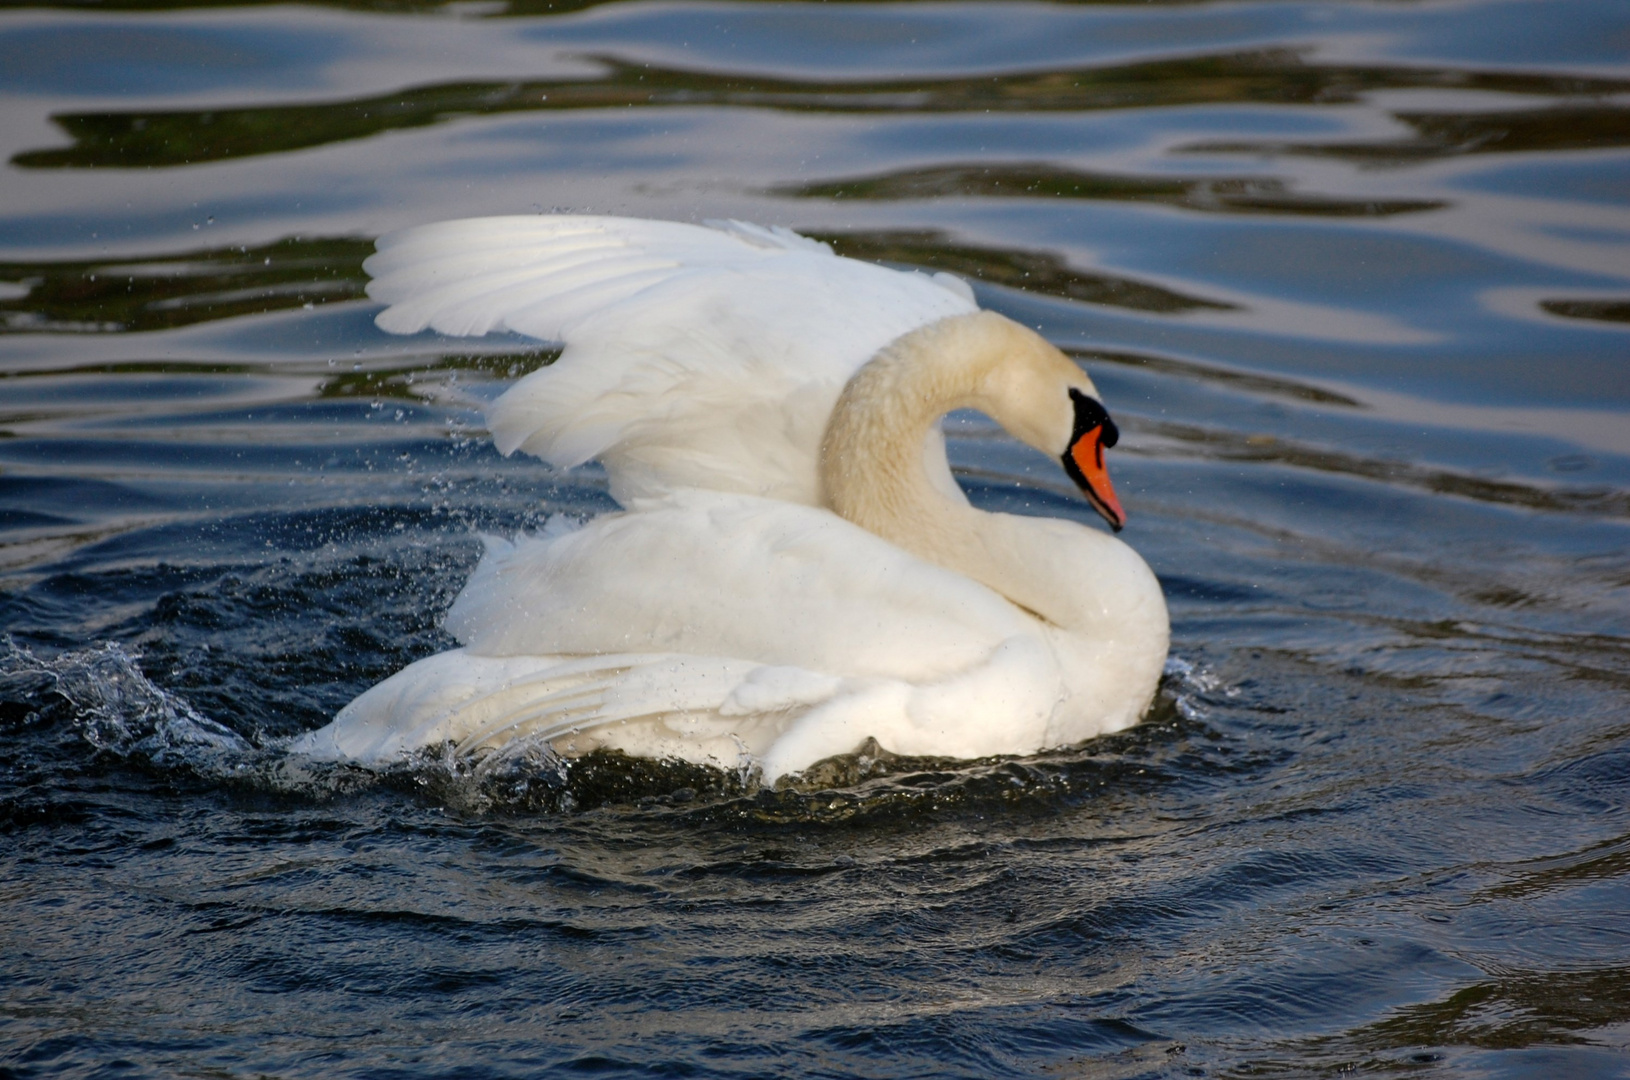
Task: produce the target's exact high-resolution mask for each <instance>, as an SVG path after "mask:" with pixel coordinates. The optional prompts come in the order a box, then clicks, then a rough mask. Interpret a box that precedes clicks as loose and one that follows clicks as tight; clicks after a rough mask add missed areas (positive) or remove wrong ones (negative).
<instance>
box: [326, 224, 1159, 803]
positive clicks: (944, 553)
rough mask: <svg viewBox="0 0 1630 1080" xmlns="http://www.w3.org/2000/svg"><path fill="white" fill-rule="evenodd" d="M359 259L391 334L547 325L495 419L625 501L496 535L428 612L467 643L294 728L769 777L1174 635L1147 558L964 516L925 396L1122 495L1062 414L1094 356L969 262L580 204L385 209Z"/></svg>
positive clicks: (1146, 670)
mask: <svg viewBox="0 0 1630 1080" xmlns="http://www.w3.org/2000/svg"><path fill="white" fill-rule="evenodd" d="M366 268H367V270H368V272H369V273H370V274H372V275H373V276H374V281H373V283H372V284H371V285H370V288H369V292H370V295H372V296H373V297H374V298H376V299H378V300H381V301H383V302H384V303H386V304H387V305H388V306H387V308H386V309H385V310H384V311H383V312H382V313H381V314H380V315H379V316H378V320H377V321H378V323H379V325H380V326H381V327H382V328H384V329H386V330H389V331H391V332H395V333H413V332H417V331H419V330H422V329H425V328H427V327H428V328H431V329H434V330H437V331H440V332H442V333H447V334H483V333H488V332H494V331H503V330H507V331H512V332H515V333H520V334H525V335H529V336H532V337H536V338H539V339H541V340H546V341H556V342H560V343H562V344H563V345H564V351H563V352H562V354H561V357H560V358H559V360H557V361H556V362H555V363H554V364H553V365H551V366H549V367H546V368H544V369H541V370H539V371H537V372H534V373H533V374H531V375H528V376H527V377H526V378H524V379H522V380H521V381H520V382H518V383H517V384H516V385H515V386H514V387H512V388H511V389H510V390H509V391H508V392H507V393H506V394H504V395H503V397H501V398H500V399H499V400H498V401H497V402H496V403H495V404H494V406H493V407H492V409H491V410H490V413H489V424H490V427H491V429H492V432H493V436H494V440H495V441H496V443H497V444H498V447H499V449H500V450H502V451H503V452H504V453H506V454H507V453H510V452H513V451H514V450H516V449H522V450H525V451H527V452H529V453H534V454H536V455H538V456H540V457H542V458H544V459H545V460H548V461H550V462H551V463H553V464H555V465H557V466H561V467H569V466H572V465H576V464H579V463H581V462H583V461H586V460H589V459H590V458H599V459H600V460H601V461H602V462H603V463H604V464H605V466H606V469H607V472H608V474H609V476H610V481H611V490H612V493H613V495H614V497H616V498H617V499H618V501H619V502H621V503H622V504H623V505H624V507H626V508H627V509H626V510H625V511H624V512H621V513H616V514H608V515H605V516H602V517H600V518H597V519H595V520H594V521H591V522H589V523H588V524H587V525H586V526H585V527H583V528H582V529H579V530H575V531H573V530H549V531H547V534H546V535H540V536H537V537H523V538H520V539H518V540H517V541H515V542H514V543H508V542H503V541H492V542H489V550H488V552H487V555H486V557H485V558H484V559H483V560H482V562H481V564H480V566H479V567H478V568H477V570H476V572H475V574H474V575H473V576H472V578H471V580H470V582H469V583H468V584H467V585H466V587H465V589H464V591H463V592H462V593H461V594H460V596H459V597H458V599H457V601H456V602H455V603H454V605H453V608H452V610H451V611H450V612H449V613H448V617H447V628H448V629H449V631H450V632H452V633H453V635H454V636H455V637H456V638H457V639H458V640H459V641H460V643H461V646H462V647H461V648H459V649H456V650H453V651H451V652H448V653H443V654H441V655H439V656H435V657H431V658H429V659H427V660H424V661H421V662H419V663H417V664H414V665H411V666H410V667H408V668H407V669H405V670H404V671H402V672H401V673H399V674H397V675H396V676H394V677H392V678H391V679H388V680H386V681H385V682H384V683H382V684H380V685H379V686H377V687H375V688H373V689H372V690H370V691H368V692H367V693H365V694H363V695H362V696H361V697H359V698H358V699H357V700H356V701H354V702H352V703H351V704H350V705H349V706H347V707H346V708H345V709H344V710H342V711H341V713H340V715H339V716H338V717H336V719H335V721H334V723H332V724H330V725H329V726H328V727H326V728H324V729H322V730H321V731H318V732H315V733H313V734H312V735H310V736H307V737H306V738H305V739H304V740H302V743H301V746H302V748H303V749H305V750H306V751H307V752H310V753H313V754H317V755H320V756H326V757H333V758H345V759H351V760H358V761H364V762H381V761H385V760H389V759H391V758H393V757H395V756H397V755H399V754H401V753H404V752H407V751H410V750H412V749H415V748H417V747H420V746H425V745H437V744H440V743H443V742H449V741H450V742H453V743H455V744H457V745H458V746H459V748H460V750H461V751H463V752H474V751H477V750H480V749H482V748H486V747H494V746H498V745H501V744H502V743H503V742H505V741H507V740H509V739H512V738H515V737H517V736H522V735H528V736H534V737H542V738H548V739H552V740H554V741H555V744H556V745H557V746H560V747H562V748H563V749H568V750H577V751H582V750H587V749H590V748H592V747H596V746H609V747H615V748H620V749H623V750H626V751H628V752H630V753H635V754H644V755H647V756H673V757H679V758H683V759H686V760H690V761H698V762H711V763H715V764H719V765H721V766H734V765H736V764H738V763H739V760H740V759H741V756H742V755H743V754H746V755H749V757H750V758H751V759H752V760H753V761H755V762H756V764H757V765H758V766H759V767H760V768H761V769H762V770H763V774H764V777H765V778H766V779H767V780H771V781H773V780H775V779H777V778H779V777H780V776H783V775H786V774H788V773H792V772H796V771H799V770H801V769H804V768H807V767H808V766H809V765H811V764H813V763H814V762H816V761H818V760H820V759H822V758H824V757H828V756H831V755H833V754H840V753H845V752H849V751H852V750H854V749H855V748H856V747H857V746H859V745H860V744H861V743H862V742H864V740H865V739H867V738H868V737H873V738H876V739H878V740H879V741H880V742H881V743H882V744H883V745H884V746H885V747H887V748H889V749H891V750H894V751H896V752H900V753H910V754H940V755H948V756H957V757H976V756H983V755H989V754H999V753H1026V752H1031V751H1034V750H1037V749H1041V748H1043V747H1046V746H1056V745H1062V744H1065V743H1069V742H1074V741H1079V740H1080V739H1083V738H1087V737H1090V736H1091V735H1094V734H1097V733H1099V732H1101V731H1106V730H1114V729H1116V728H1119V727H1124V726H1126V725H1127V724H1130V723H1133V722H1135V721H1136V720H1137V718H1138V716H1139V714H1140V713H1141V711H1142V710H1143V708H1144V707H1145V706H1146V704H1147V702H1148V700H1149V698H1150V695H1151V694H1152V693H1153V690H1154V686H1155V681H1156V679H1157V678H1158V675H1159V671H1160V668H1161V664H1162V662H1163V660H1164V656H1165V648H1166V634H1167V629H1166V614H1165V606H1164V601H1163V599H1162V598H1161V596H1160V590H1159V586H1158V584H1156V583H1155V581H1154V577H1153V575H1152V574H1151V573H1150V572H1149V570H1148V568H1147V566H1145V565H1144V563H1143V562H1142V560H1141V559H1139V558H1138V557H1137V555H1136V554H1135V553H1134V552H1132V550H1131V549H1130V548H1128V547H1126V545H1124V544H1122V543H1121V542H1120V541H1118V540H1116V539H1114V538H1112V537H1109V536H1106V535H1104V534H1102V533H1099V532H1096V531H1094V530H1090V529H1086V528H1084V527H1082V526H1079V525H1076V524H1073V523H1068V522H1062V521H1052V520H1037V519H1025V518H1014V517H1010V516H1007V515H1000V514H985V513H982V512H980V511H978V510H975V509H973V508H972V507H970V506H968V505H967V502H966V500H965V499H964V498H963V497H962V495H961V492H960V490H959V489H957V487H956V485H955V483H954V481H953V480H952V479H951V477H950V473H949V469H948V467H947V466H946V464H945V455H944V442H943V436H941V435H940V433H939V428H938V419H939V417H940V416H941V415H942V414H943V413H944V412H945V411H946V410H947V409H949V408H953V407H963V406H967V405H975V406H980V407H984V408H986V409H987V410H988V411H990V412H991V413H992V415H993V416H995V417H996V418H997V419H998V420H999V421H1001V422H1003V423H1004V425H1005V426H1007V427H1008V428H1009V429H1010V430H1012V431H1014V432H1015V434H1018V435H1019V436H1020V437H1021V438H1025V439H1026V441H1029V442H1031V443H1032V444H1035V445H1038V446H1041V448H1043V449H1045V450H1047V451H1048V452H1050V453H1054V454H1062V455H1065V457H1066V461H1067V462H1068V461H1071V460H1073V461H1075V462H1077V463H1078V464H1080V463H1084V467H1085V468H1086V469H1087V474H1086V475H1087V476H1088V477H1089V478H1095V477H1098V476H1100V475H1102V480H1101V486H1102V487H1103V489H1104V490H1105V491H1108V495H1107V498H1108V500H1109V502H1110V503H1111V504H1113V505H1114V514H1116V515H1118V514H1119V507H1118V504H1114V496H1113V492H1112V491H1110V490H1109V489H1108V480H1107V474H1102V470H1101V449H1098V441H1097V440H1098V439H1099V437H1100V435H1101V434H1102V432H1103V430H1104V428H1103V426H1102V425H1100V426H1099V427H1097V428H1093V429H1092V430H1091V431H1090V432H1088V433H1087V434H1086V435H1083V434H1082V430H1083V425H1084V424H1086V423H1088V422H1090V420H1091V417H1092V416H1093V415H1101V414H1102V410H1101V406H1097V405H1096V402H1097V392H1096V390H1095V389H1094V388H1093V387H1092V384H1091V381H1090V380H1088V379H1087V378H1086V376H1085V375H1084V374H1083V373H1081V372H1080V371H1079V369H1078V368H1076V367H1075V366H1074V365H1073V364H1071V363H1070V362H1069V361H1068V360H1066V359H1065V358H1063V357H1062V355H1061V354H1058V353H1057V351H1056V350H1053V349H1051V347H1050V346H1047V345H1046V344H1045V343H1044V342H1041V341H1040V339H1039V338H1036V337H1035V335H1033V334H1030V333H1029V331H1025V330H1023V329H1022V328H1020V327H1017V326H1015V325H1014V324H1012V323H1008V322H1007V321H1006V320H1003V319H1000V317H998V316H993V315H989V314H984V313H979V312H978V309H977V306H976V305H975V304H974V302H973V298H972V294H971V292H970V290H969V289H968V288H967V286H966V284H964V283H963V282H961V281H959V280H957V279H955V278H951V277H949V276H947V275H934V276H929V275H925V274H921V273H901V272H898V271H893V270H889V269H886V268H882V267H878V266H873V265H870V264H866V263H861V262H856V261H854V260H850V259H844V258H839V257H837V256H835V255H834V254H832V252H831V251H830V249H828V248H827V247H826V246H825V245H822V244H818V243H815V242H813V241H810V240H807V239H805V238H802V237H799V236H797V235H796V234H793V233H791V232H788V231H786V230H783V229H764V228H760V227H758V226H752V225H746V224H742V223H739V222H729V223H724V224H721V225H717V226H714V227H699V226H693V225H682V224H675V223H668V222H651V221H634V220H628V219H619V218H600V217H515V218H490V219H477V220H471V221H454V222H445V223H441V224H437V225H430V226H425V227H422V228H416V229H409V230H406V231H404V232H402V233H398V234H394V235H392V236H388V237H386V238H384V239H383V240H381V241H380V243H379V251H378V254H376V255H375V256H373V257H372V258H371V259H369V260H368V262H367V264H366ZM840 395H841V399H842V400H841V403H840ZM1082 400H1090V401H1091V402H1092V403H1093V404H1092V405H1090V406H1089V405H1084V404H1082ZM1072 402H1074V404H1072ZM1092 408H1097V409H1098V414H1093V413H1092V412H1091V409H1092ZM1082 409H1085V410H1086V412H1082V411H1081V410H1082ZM1083 416H1085V417H1087V420H1083V419H1082V417H1083ZM839 417H842V418H843V419H842V422H840V420H839ZM1104 423H1105V424H1108V430H1109V431H1110V432H1111V434H1110V435H1109V437H1108V440H1107V441H1108V442H1109V443H1112V442H1113V434H1112V431H1113V424H1112V423H1108V421H1107V417H1105V418H1104ZM823 440H824V442H823ZM1089 441H1090V446H1089V445H1088V443H1089ZM1083 447H1086V448H1087V450H1096V451H1097V453H1098V455H1099V456H1098V458H1097V462H1098V465H1097V466H1096V471H1094V468H1095V467H1094V465H1093V462H1092V460H1091V455H1090V453H1087V451H1086V450H1083V449H1082V448H1083ZM1072 454H1074V455H1076V456H1075V457H1074V458H1071V457H1070V455H1072ZM1076 472H1077V475H1078V479H1080V478H1081V477H1080V475H1079V469H1077V470H1076ZM1093 483H1094V484H1098V483H1099V481H1098V480H1096V479H1094V480H1093ZM1097 494H1098V495H1099V496H1102V492H1099V493H1097ZM1098 501H1099V502H1100V503H1102V497H1100V498H1099V499H1098ZM834 510H836V511H837V512H834ZM1104 513H1105V514H1106V516H1109V515H1110V511H1108V510H1105V511H1104ZM1112 520H1114V519H1113V518H1112ZM1116 524H1117V525H1118V524H1119V522H1118V521H1116Z"/></svg>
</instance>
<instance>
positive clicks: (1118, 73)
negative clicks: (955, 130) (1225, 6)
mask: <svg viewBox="0 0 1630 1080" xmlns="http://www.w3.org/2000/svg"><path fill="white" fill-rule="evenodd" d="M588 59H591V60H593V61H594V62H595V63H596V64H597V65H599V66H600V67H601V68H602V69H603V70H602V74H601V75H600V76H599V77H597V78H592V79H569V80H547V81H518V82H478V83H458V84H449V85H439V86H420V87H412V88H408V89H403V90H401V91H397V92H393V93H390V94H383V95H378V96H373V97H368V98H361V99H353V100H347V101H332V102H324V103H321V104H289V105H262V106H255V107H247V108H233V107H212V108H208V109H191V110H176V111H168V110H167V111H128V110H120V111H117V112H95V113H62V114H57V115H55V116H53V118H52V119H53V121H54V122H55V123H56V124H57V125H58V126H60V127H61V128H62V130H63V131H64V132H66V133H67V134H68V135H69V136H70V137H72V139H73V140H74V141H73V144H72V145H71V146H66V147H62V148H58V149H49V150H28V151H24V152H22V153H19V154H17V155H15V156H14V157H13V158H12V163H13V164H14V165H17V166H19V167H22V168H28V169H49V168H152V167H175V166H181V165H190V164H197V163H202V162H208V161H221V160H226V159H230V158H238V157H245V156H250V155H258V154H276V153H287V152H288V151H291V150H298V149H303V148H306V147H313V146H323V145H327V144H330V143H335V142H341V141H345V140H350V139H361V138H366V137H368V136H371V135H377V134H379V133H382V132H386V131H396V130H402V129H408V128H416V127H424V126H428V125H432V124H439V123H449V122H452V121H454V120H458V119H461V118H465V117H469V116H493V115H501V114H506V113H545V114H547V113H556V112H564V111H575V110H581V109H614V108H634V107H638V108H686V109H695V108H709V107H720V106H736V107H750V108H767V109H776V110H789V111H799V112H817V113H863V114H865V113H881V114H890V113H942V112H967V113H987V112H1026V113H1037V112H1041V113H1046V112H1070V113H1081V112H1092V111H1100V110H1116V111H1120V110H1126V109H1149V108H1169V107H1173V106H1183V105H1217V104H1233V105H1245V104H1260V105H1304V106H1321V107H1331V106H1340V105H1350V104H1353V103H1355V102H1358V101H1361V100H1362V99H1363V97H1364V95H1366V94H1368V93H1372V92H1375V91H1379V90H1397V89H1404V88H1454V89H1459V90H1477V91H1484V92H1487V93H1501V94H1521V95H1527V96H1537V97H1549V98H1564V99H1569V98H1577V97H1581V96H1597V97H1605V96H1610V95H1617V94H1622V93H1625V92H1626V91H1630V81H1625V80H1617V79H1605V78H1589V77H1583V76H1555V75H1547V74H1543V73H1526V72H1505V71H1477V70H1466V69H1461V68H1436V69H1434V68H1430V67H1418V68H1417V67H1388V66H1374V67H1365V66H1352V65H1337V64H1321V63H1309V62H1308V60H1307V58H1306V56H1305V54H1304V53H1302V52H1299V51H1295V50H1289V49H1272V50H1265V51H1261V52H1249V53H1233V54H1224V55H1209V56H1193V57H1182V58H1178V59H1171V60H1153V61H1142V62H1138V63H1132V64H1124V65H1105V66H1094V67H1085V68H1066V69H1060V70H1054V71H1021V72H1007V73H996V74H992V75H988V76H983V75H982V76H980V77H977V78H969V77H961V78H946V77H940V78H933V77H918V78H911V79H888V80H879V79H853V80H848V79H846V80H842V81H821V80H804V79H785V78H774V77H769V76H765V75H761V74H756V73H747V72H742V73H721V72H717V71H707V70H700V71H692V70H685V69H680V68H664V67H662V66H660V65H655V64H645V63H630V62H628V61H625V60H622V59H619V58H618V57H616V56H612V55H592V54H591V55H590V56H589V57H588ZM1397 119H1398V120H1399V121H1401V122H1402V123H1405V124H1407V125H1409V126H1411V127H1413V128H1414V129H1415V130H1416V131H1417V132H1418V133H1419V137H1418V138H1417V139H1416V140H1413V141H1410V140H1403V141H1397V140H1394V141H1388V142H1385V143H1377V144H1352V145H1343V144H1340V143H1332V144H1329V145H1325V144H1305V145H1298V144H1292V143H1235V142H1229V143H1221V142H1219V143H1215V144H1200V145H1196V146H1195V147H1193V149H1196V150H1211V151H1218V150H1226V151H1229V152H1240V151H1243V152H1249V153H1282V152H1288V151H1296V152H1301V153H1320V154H1327V155H1331V156H1349V157H1362V158H1364V159H1365V160H1373V161H1382V162H1385V161H1392V162H1408V161H1419V160H1422V159H1426V158H1432V157H1445V156H1454V155H1458V154H1464V153H1472V152H1493V151H1494V150H1496V149H1499V150H1501V151H1505V152H1509V151H1516V150H1525V149H1539V150H1561V149H1572V148H1575V147H1600V146H1623V145H1626V141H1627V140H1630V109H1627V108H1626V107H1625V106H1624V105H1623V104H1622V103H1618V102H1600V103H1592V104H1590V105H1587V106H1570V107H1556V106H1551V107H1539V108H1534V109H1531V110H1525V111H1523V112H1506V113H1495V114H1483V113H1476V112H1473V113H1463V114H1457V115H1452V116H1441V115H1439V116H1433V115H1426V114H1408V113H1405V114H1400V115H1399V116H1398V117H1397ZM1309 212H1312V211H1309Z"/></svg>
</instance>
